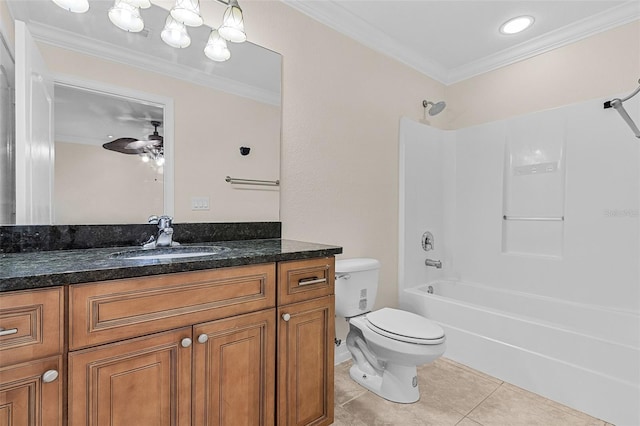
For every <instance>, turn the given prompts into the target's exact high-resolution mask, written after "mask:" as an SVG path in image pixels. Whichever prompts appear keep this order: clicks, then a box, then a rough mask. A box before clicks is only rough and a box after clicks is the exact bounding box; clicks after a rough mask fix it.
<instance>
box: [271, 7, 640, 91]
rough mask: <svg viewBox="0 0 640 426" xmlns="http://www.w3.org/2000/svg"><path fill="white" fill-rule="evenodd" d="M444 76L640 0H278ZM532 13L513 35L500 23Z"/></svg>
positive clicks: (573, 30) (508, 59) (612, 19)
mask: <svg viewBox="0 0 640 426" xmlns="http://www.w3.org/2000/svg"><path fill="white" fill-rule="evenodd" d="M283 1H284V2H285V3H286V4H288V5H289V6H291V7H293V8H295V9H298V10H299V11H301V12H303V13H305V14H307V15H309V16H310V17H312V18H314V19H316V20H317V21H319V22H322V23H324V24H326V25H328V26H330V27H332V28H333V29H335V30H337V31H339V32H341V33H344V34H345V35H347V36H349V37H351V38H353V39H355V40H357V41H359V42H361V43H363V44H365V45H367V46H369V47H371V48H372V49H375V50H378V51H381V52H382V53H384V54H387V55H389V56H391V57H394V58H395V59H397V60H399V61H401V62H403V63H405V64H407V65H409V66H411V67H413V68H415V69H417V70H419V71H421V72H423V73H425V74H427V75H428V76H430V77H432V78H434V79H436V80H438V81H440V82H442V83H445V84H451V83H455V82H457V81H460V80H464V79H466V78H469V77H472V76H474V75H478V74H482V73H484V72H487V71H490V70H492V69H496V68H499V67H501V66H505V65H508V64H510V63H514V62H516V61H518V60H522V59H525V58H528V57H531V56H534V55H537V54H540V53H543V52H545V51H548V50H551V49H554V48H557V47H559V46H562V45H565V44H568V43H572V42H574V41H577V40H579V39H581V38H584V37H587V36H589V35H592V34H595V33H597V32H601V31H604V30H607V29H609V28H613V27H615V26H618V25H622V24H624V23H627V22H631V21H633V20H635V19H639V18H640V0H631V1H628V0H627V1H618V0H606V1H603V0H600V1H596V0H593V1H592V0H588V1H584V0H569V1H567V0H554V1H521V0H502V1H489V0H464V1H462V0H322V1H313V0H283ZM520 15H531V16H533V17H534V18H535V20H536V21H535V23H534V25H533V26H532V27H530V28H529V29H528V30H526V31H524V32H522V33H520V34H516V35H510V36H506V35H502V34H500V32H499V31H498V28H499V27H500V25H501V24H503V23H504V22H505V21H507V20H508V19H510V18H513V17H516V16H520Z"/></svg>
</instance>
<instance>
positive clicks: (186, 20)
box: [171, 0, 204, 27]
mask: <svg viewBox="0 0 640 426" xmlns="http://www.w3.org/2000/svg"><path fill="white" fill-rule="evenodd" d="M171 16H173V19H175V20H176V21H178V22H182V23H183V24H185V25H188V26H190V27H199V26H200V25H202V24H204V19H202V16H201V15H200V0H176V5H175V6H173V9H171Z"/></svg>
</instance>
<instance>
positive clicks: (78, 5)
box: [53, 0, 89, 13]
mask: <svg viewBox="0 0 640 426" xmlns="http://www.w3.org/2000/svg"><path fill="white" fill-rule="evenodd" d="M53 2H54V3H55V4H57V5H58V6H60V7H61V8H63V9H64V10H68V11H69V12H73V13H84V12H86V11H87V10H89V0H53Z"/></svg>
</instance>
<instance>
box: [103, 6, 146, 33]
mask: <svg viewBox="0 0 640 426" xmlns="http://www.w3.org/2000/svg"><path fill="white" fill-rule="evenodd" d="M109 19H110V20H111V22H112V23H113V25H115V26H116V27H118V28H120V29H122V30H125V31H128V32H131V33H137V32H140V31H142V29H143V28H144V21H143V20H142V16H140V8H139V7H138V6H136V5H134V4H133V3H132V2H131V1H130V0H115V1H114V3H113V6H112V7H111V8H110V9H109Z"/></svg>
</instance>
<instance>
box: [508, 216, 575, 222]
mask: <svg viewBox="0 0 640 426" xmlns="http://www.w3.org/2000/svg"><path fill="white" fill-rule="evenodd" d="M502 219H503V220H535V221H546V222H559V221H563V220H564V216H558V217H526V216H507V215H504V216H502Z"/></svg>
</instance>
